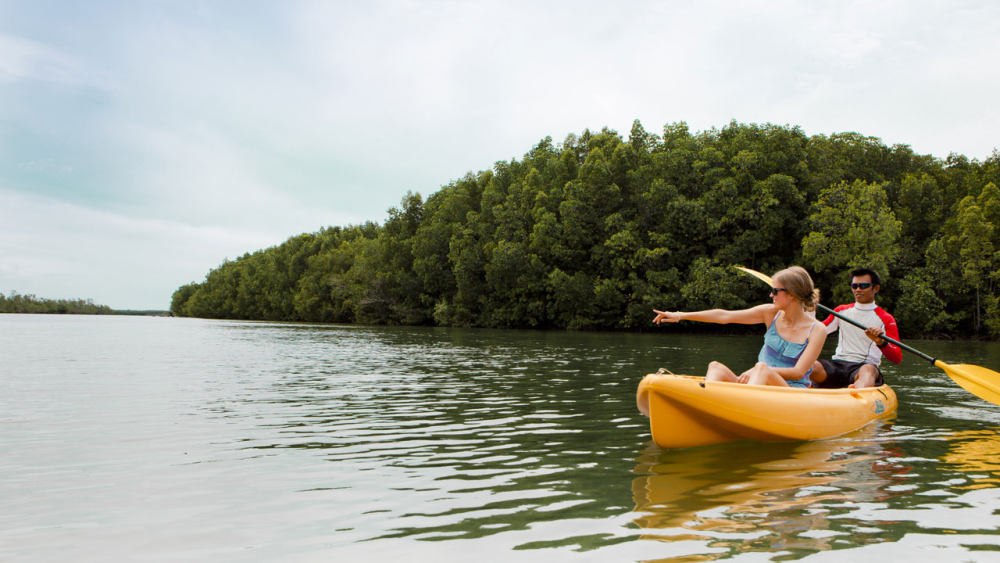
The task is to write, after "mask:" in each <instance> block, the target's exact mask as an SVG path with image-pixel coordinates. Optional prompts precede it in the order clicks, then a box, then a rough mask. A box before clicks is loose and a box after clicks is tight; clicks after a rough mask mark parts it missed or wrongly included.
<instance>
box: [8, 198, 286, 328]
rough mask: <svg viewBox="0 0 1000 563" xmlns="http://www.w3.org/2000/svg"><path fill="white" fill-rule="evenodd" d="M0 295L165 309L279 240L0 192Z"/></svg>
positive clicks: (243, 232) (260, 234)
mask: <svg viewBox="0 0 1000 563" xmlns="http://www.w3.org/2000/svg"><path fill="white" fill-rule="evenodd" d="M0 224H2V225H4V228H3V230H2V231H0V257H2V260H0V291H3V292H5V293H9V292H10V291H17V292H19V293H33V294H35V295H37V296H38V297H44V298H49V299H77V298H82V299H87V298H91V299H94V301H95V302H96V303H100V304H105V305H110V306H111V307H113V308H133V309H146V308H148V309H166V308H168V307H169V305H170V296H171V295H172V294H173V291H174V290H175V289H177V288H178V287H179V286H180V285H183V284H185V283H189V282H192V281H201V280H202V279H204V277H205V274H206V273H208V271H209V270H210V269H211V268H214V267H216V266H218V265H219V264H221V263H222V261H223V260H224V259H226V258H230V259H232V258H236V257H238V256H240V255H242V254H243V253H245V252H248V251H253V250H256V249H259V248H263V247H266V246H271V245H273V244H277V243H280V242H282V239H277V240H275V239H274V238H269V237H268V235H266V234H262V233H259V232H253V231H236V230H231V229H225V228H221V227H193V226H191V225H187V224H183V223H176V222H171V221H163V220H150V219H139V218H133V217H126V216H123V215H119V214H115V213H111V212H107V211H102V210H97V209H91V208H87V207H83V206H78V205H73V204H68V203H64V202H59V201H54V200H51V199H48V198H43V197H35V196H30V195H26V194H23V193H17V192H13V191H10V190H3V189H0Z"/></svg>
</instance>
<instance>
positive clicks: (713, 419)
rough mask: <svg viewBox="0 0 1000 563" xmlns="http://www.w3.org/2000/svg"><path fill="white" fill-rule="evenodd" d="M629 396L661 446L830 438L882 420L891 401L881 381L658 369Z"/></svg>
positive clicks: (893, 408) (893, 404)
mask: <svg viewBox="0 0 1000 563" xmlns="http://www.w3.org/2000/svg"><path fill="white" fill-rule="evenodd" d="M635 400H636V405H637V406H638V407H639V411H640V412H642V413H643V414H644V415H646V416H648V417H649V429H650V432H651V433H652V434H653V441H654V442H656V445H658V446H660V447H661V448H689V447H692V446H707V445H709V444H718V443H721V442H730V441H733V440H761V441H785V440H820V439H823V438H832V437H834V436H839V435H841V434H845V433H847V432H850V431H852V430H857V429H858V428H861V427H862V426H865V425H866V424H868V423H870V422H872V421H873V420H877V419H880V418H887V417H889V416H891V415H893V414H894V413H895V412H896V407H897V406H898V403H897V401H896V393H895V392H894V391H893V390H892V388H890V387H889V386H888V385H882V386H881V387H870V388H864V389H802V388H794V387H776V386H772V385H745V384H741V383H728V382H723V381H707V382H706V381H705V378H704V377H693V376H688V375H673V374H663V373H655V374H649V375H647V376H646V377H644V378H643V379H642V381H641V382H639V390H638V392H637V393H636V398H635Z"/></svg>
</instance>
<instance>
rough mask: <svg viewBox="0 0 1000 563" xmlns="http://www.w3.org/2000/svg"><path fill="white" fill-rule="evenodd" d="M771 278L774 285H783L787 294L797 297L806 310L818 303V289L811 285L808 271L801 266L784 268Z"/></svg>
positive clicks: (814, 307) (812, 308) (810, 309)
mask: <svg viewBox="0 0 1000 563" xmlns="http://www.w3.org/2000/svg"><path fill="white" fill-rule="evenodd" d="M771 279H773V280H774V282H775V285H776V286H778V287H784V288H785V289H786V290H787V291H788V294H789V295H791V296H792V297H794V298H796V299H798V300H799V302H800V303H802V308H803V309H805V310H806V311H812V310H814V309H816V305H817V304H819V290H818V289H816V286H814V285H813V280H812V278H811V277H809V272H807V271H806V269H805V268H803V267H802V266H792V267H790V268H785V269H784V270H781V271H780V272H777V273H775V274H774V275H773V276H771Z"/></svg>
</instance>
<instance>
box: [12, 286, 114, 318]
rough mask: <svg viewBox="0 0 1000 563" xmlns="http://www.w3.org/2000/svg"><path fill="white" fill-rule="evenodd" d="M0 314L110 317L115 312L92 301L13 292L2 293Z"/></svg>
mask: <svg viewBox="0 0 1000 563" xmlns="http://www.w3.org/2000/svg"><path fill="white" fill-rule="evenodd" d="M0 313H53V314H72V315H110V314H112V313H114V311H113V310H112V309H111V307H108V306H107V305H96V304H95V303H94V301H93V300H92V299H86V300H84V299H41V298H38V297H35V296H34V295H18V294H17V293H16V292H11V293H10V294H9V295H4V294H3V293H0Z"/></svg>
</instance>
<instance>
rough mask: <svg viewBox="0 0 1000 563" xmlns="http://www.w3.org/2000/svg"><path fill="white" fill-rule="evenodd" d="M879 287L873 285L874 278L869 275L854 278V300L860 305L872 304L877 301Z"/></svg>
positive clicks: (852, 287)
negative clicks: (876, 295)
mask: <svg viewBox="0 0 1000 563" xmlns="http://www.w3.org/2000/svg"><path fill="white" fill-rule="evenodd" d="M878 290H879V287H878V286H877V285H875V284H873V283H872V277H871V276H869V275H868V274H865V275H863V276H854V277H853V278H851V291H853V292H854V300H855V301H857V302H858V303H871V302H873V301H875V294H876V293H878Z"/></svg>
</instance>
